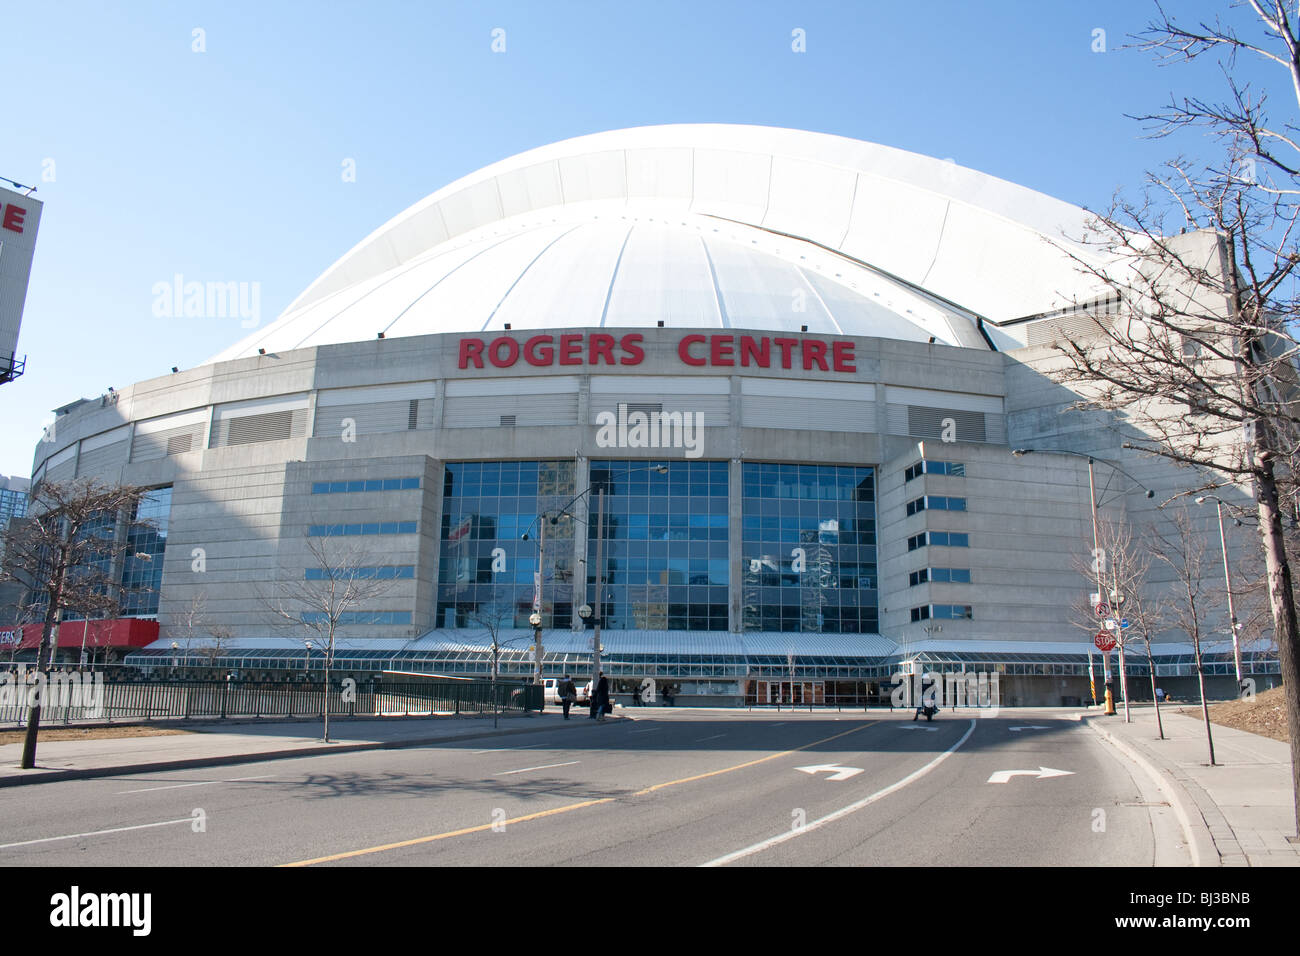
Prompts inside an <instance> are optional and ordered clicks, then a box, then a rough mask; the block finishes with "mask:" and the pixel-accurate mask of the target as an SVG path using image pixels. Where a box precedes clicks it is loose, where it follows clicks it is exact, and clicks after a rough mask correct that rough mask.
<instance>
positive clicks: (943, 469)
mask: <svg viewBox="0 0 1300 956" xmlns="http://www.w3.org/2000/svg"><path fill="white" fill-rule="evenodd" d="M965 474H966V466H965V465H964V464H962V463H961V462H959V461H918V462H917V463H916V464H915V465H912V466H911V467H909V468H907V469H905V470H904V471H903V483H904V484H906V483H907V482H909V481H911V480H912V479H913V478H920V477H921V476H922V475H956V476H958V477H962V476H964V475H965Z"/></svg>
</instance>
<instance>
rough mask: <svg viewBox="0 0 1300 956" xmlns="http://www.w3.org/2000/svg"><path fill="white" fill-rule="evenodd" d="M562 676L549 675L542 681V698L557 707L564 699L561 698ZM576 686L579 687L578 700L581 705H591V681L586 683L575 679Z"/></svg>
mask: <svg viewBox="0 0 1300 956" xmlns="http://www.w3.org/2000/svg"><path fill="white" fill-rule="evenodd" d="M562 680H563V678H562V677H547V678H545V679H544V680H543V681H542V695H543V696H542V699H543V700H544V701H545V702H546V703H548V704H552V705H554V706H556V707H559V706H560V704H561V703H563V701H561V700H560V682H561V681H562ZM573 683H574V686H575V687H577V688H578V699H577V701H576V703H577V705H578V706H579V707H589V706H591V681H587V683H586V684H581V685H580V684H578V682H577V681H574V682H573Z"/></svg>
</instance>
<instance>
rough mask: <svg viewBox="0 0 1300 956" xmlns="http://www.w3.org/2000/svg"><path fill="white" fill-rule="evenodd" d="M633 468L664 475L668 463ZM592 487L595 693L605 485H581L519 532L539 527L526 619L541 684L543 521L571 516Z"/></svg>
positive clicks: (525, 534) (598, 660)
mask: <svg viewBox="0 0 1300 956" xmlns="http://www.w3.org/2000/svg"><path fill="white" fill-rule="evenodd" d="M633 471H653V472H656V473H658V474H660V475H666V474H668V466H667V465H664V464H658V465H646V466H645V467H643V468H633V469H629V474H630V473H631V472H633ZM593 490H595V491H596V501H597V507H596V510H597V519H596V607H595V619H594V621H593V625H594V628H595V630H594V633H593V639H592V656H591V659H592V671H591V692H592V694H593V695H594V694H595V692H596V683H597V680H598V679H599V677H600V625H601V621H602V619H603V604H604V602H603V600H602V597H601V595H602V592H603V590H604V577H605V576H604V540H605V489H604V488H600V489H596V486H595V485H590V486H588V487H587V488H586V489H584V490H582V491H580V492H578V493H577V494H576V495H574V496H573V497H572V498H570V499H569V501H568V503H567V504H565V505H564V507H562V508H556V509H554V517H551V515H552V512H551V511H543V512H542V513H541V514H539V515H538V516H537V517H536V518H534V519H533V523H532V524H530V525H529V526H528V530H527V531H525V532H524V533H523V535H521V538H522V540H524V541H527V540H528V533H529V531H532V529H533V525H537V526H538V529H539V530H538V537H537V579H536V582H535V584H534V590H533V613H532V616H531V617H529V619H528V623H530V624H531V625H532V626H533V634H534V637H535V638H536V644H535V648H536V652H537V665H536V666H537V673H536V677H535V680H536V682H537V683H539V684H540V683H541V681H542V676H541V675H542V598H541V594H542V581H543V577H542V565H543V562H544V560H545V548H546V521H547V519H548V518H550V520H551V522H552V523H554V522H555V521H556V520H557V519H558V518H559V517H560V516H561V515H569V517H573V515H571V514H569V508H570V507H572V506H573V503H574V502H575V501H577V500H578V499H579V498H581V497H582V496H583V495H587V494H590V493H591V492H592V491H593ZM583 590H584V591H585V590H586V581H585V580H584V581H583ZM583 607H586V604H584V605H583ZM589 613H590V612H589ZM578 616H579V617H581V618H582V619H583V620H584V621H585V620H586V619H587V617H588V616H589V615H588V614H583V613H582V611H581V609H579V611H578Z"/></svg>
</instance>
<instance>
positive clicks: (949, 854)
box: [0, 710, 1190, 866]
mask: <svg viewBox="0 0 1300 956" xmlns="http://www.w3.org/2000/svg"><path fill="white" fill-rule="evenodd" d="M632 713H633V715H634V717H635V719H633V720H625V721H615V722H606V723H604V724H600V725H597V724H595V723H594V722H592V721H588V720H587V719H586V718H585V717H577V716H575V718H574V719H575V721H577V723H578V724H579V726H576V727H575V726H572V725H569V726H561V725H559V724H556V723H553V724H550V725H549V726H548V727H547V728H545V729H539V730H538V731H537V732H535V733H527V734H520V735H513V736H509V737H502V738H487V739H480V740H477V741H469V742H464V743H460V744H458V745H452V744H446V745H440V746H433V747H420V748H412V749H404V750H387V751H369V752H363V753H355V754H338V755H325V756H319V757H306V758H298V759H292V760H276V761H267V762H264V763H256V764H240V765H238V766H233V767H227V768H207V769H203V770H183V771H173V772H167V773H150V774H138V775H133V776H120V777H103V778H97V779H93V780H79V781H68V782H64V783H48V784H40V785H36V786H26V787H13V788H6V789H4V790H0V865H9V866H46V865H51V866H90V865H107V866H117V865H132V866H156V865H162V866H194V865H253V866H268V865H283V864H307V865H313V866H376V865H379V866H428V865H438V866H469V865H488V866H493V865H527V866H537V865H571V866H583V865H593V864H594V865H602V866H610V865H632V866H636V865H648V866H660V865H674V866H677V865H703V864H713V865H723V866H762V865H766V866H791V865H800V866H803V865H852V866H891V865H942V866H989V865H993V866H1021V865H1049V866H1077V865H1083V866H1092V865H1101V864H1113V865H1138V866H1143V865H1145V866H1150V865H1153V864H1154V865H1180V864H1187V863H1189V862H1190V857H1189V855H1188V853H1187V851H1186V848H1185V847H1184V846H1183V845H1182V841H1183V837H1182V833H1181V831H1180V830H1179V829H1178V827H1177V825H1176V822H1175V821H1174V819H1173V814H1172V811H1171V810H1170V809H1169V808H1168V807H1167V806H1163V805H1161V804H1160V798H1159V796H1158V795H1154V794H1153V793H1152V788H1151V784H1150V783H1149V782H1148V781H1147V780H1146V779H1145V777H1144V775H1143V773H1142V772H1141V771H1140V770H1139V769H1138V768H1137V767H1135V766H1134V765H1132V764H1130V763H1129V762H1128V761H1127V760H1126V758H1124V757H1122V756H1121V755H1120V754H1119V753H1118V752H1117V751H1115V750H1114V749H1113V748H1111V747H1110V746H1109V745H1108V744H1106V743H1105V742H1103V741H1102V740H1101V739H1100V738H1099V737H1097V736H1096V735H1095V734H1094V733H1093V732H1091V731H1090V730H1088V729H1087V727H1086V726H1085V725H1084V724H1081V723H1080V722H1078V721H1077V720H1074V719H1071V718H1070V716H1067V715H1066V714H1065V712H1062V714H1061V715H1060V716H1059V717H1058V716H1044V715H1043V713H1041V712H1038V713H1035V714H1034V715H1033V716H1032V718H1025V717H1019V716H1015V715H1008V713H1007V711H1005V710H1004V711H1002V716H999V717H997V718H979V719H976V718H971V717H966V716H962V715H957V714H951V713H945V714H943V715H941V716H940V717H939V718H937V719H936V720H935V721H934V722H933V723H931V724H926V723H925V722H923V721H922V722H913V721H912V719H911V717H910V715H909V714H902V713H899V714H893V715H888V714H886V715H874V714H873V715H862V714H840V715H836V714H825V713H819V714H790V713H783V714H775V713H764V714H751V713H747V712H744V711H738V712H735V713H730V712H720V711H707V712H705V711H695V712H692V711H687V710H678V711H674V710H655V711H649V710H647V711H633V712H632ZM1018 728H1019V729H1018ZM819 767H824V768H833V769H823V770H813V771H810V770H808V769H800V768H819ZM1040 768H1047V769H1048V770H1049V771H1068V773H1063V774H1060V775H1049V774H1044V772H1043V771H1042V770H1041V769H1040ZM1002 771H1032V774H1029V773H1022V774H1018V775H1014V776H1009V777H1006V778H1005V782H991V781H998V780H1000V779H1003V778H1001V777H999V776H998V774H999V772H1002Z"/></svg>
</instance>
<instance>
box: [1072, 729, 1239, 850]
mask: <svg viewBox="0 0 1300 956" xmlns="http://www.w3.org/2000/svg"><path fill="white" fill-rule="evenodd" d="M1100 716H1104V715H1101V714H1084V715H1083V717H1082V719H1081V723H1084V724H1086V725H1087V727H1088V729H1089V730H1091V731H1092V732H1093V733H1095V734H1096V735H1097V736H1099V737H1101V738H1102V739H1103V740H1105V741H1106V742H1107V743H1109V744H1111V746H1113V747H1114V748H1115V749H1116V750H1118V751H1119V752H1120V753H1122V754H1123V755H1124V756H1126V757H1128V759H1129V760H1131V761H1133V762H1134V763H1135V764H1137V765H1138V766H1139V767H1141V768H1142V769H1143V770H1144V771H1145V772H1146V774H1147V776H1148V777H1150V778H1151V780H1152V781H1153V782H1154V783H1155V785H1156V787H1157V788H1159V790H1160V791H1161V792H1162V793H1164V794H1165V795H1166V796H1167V797H1168V798H1169V806H1170V807H1172V808H1173V811H1174V815H1175V816H1177V817H1178V822H1179V824H1180V825H1181V826H1182V828H1183V835H1184V836H1185V837H1186V838H1187V849H1188V851H1189V852H1190V853H1191V855H1192V866H1196V867H1202V866H1222V865H1223V864H1222V861H1221V859H1220V853H1219V848H1218V846H1217V844H1216V843H1215V839H1214V835H1213V834H1212V833H1211V832H1210V829H1209V827H1208V826H1207V825H1206V822H1205V818H1204V817H1203V816H1202V814H1201V812H1200V809H1199V807H1198V806H1197V805H1196V800H1195V798H1194V797H1193V796H1192V795H1191V794H1190V793H1188V792H1187V788H1186V786H1185V783H1187V782H1188V781H1184V780H1180V779H1178V778H1177V777H1176V776H1175V775H1174V773H1173V771H1171V770H1169V769H1167V768H1163V767H1157V766H1156V765H1155V764H1154V763H1152V762H1151V761H1150V760H1148V759H1147V757H1146V756H1144V755H1143V754H1142V753H1141V752H1140V751H1139V750H1138V749H1137V748H1135V747H1133V746H1131V745H1130V744H1127V743H1125V742H1124V741H1123V740H1120V739H1119V737H1117V736H1116V735H1115V734H1112V733H1111V732H1110V731H1109V730H1106V729H1105V728H1104V727H1101V726H1100V725H1098V724H1097V723H1095V722H1094V720H1093V719H1092V718H1094V717H1100ZM1189 802H1190V803H1191V804H1192V806H1191V807H1190V808H1189V807H1188V803H1189ZM1198 824H1199V825H1198Z"/></svg>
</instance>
